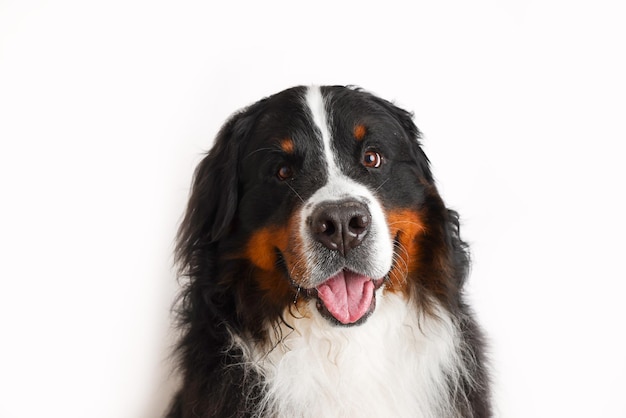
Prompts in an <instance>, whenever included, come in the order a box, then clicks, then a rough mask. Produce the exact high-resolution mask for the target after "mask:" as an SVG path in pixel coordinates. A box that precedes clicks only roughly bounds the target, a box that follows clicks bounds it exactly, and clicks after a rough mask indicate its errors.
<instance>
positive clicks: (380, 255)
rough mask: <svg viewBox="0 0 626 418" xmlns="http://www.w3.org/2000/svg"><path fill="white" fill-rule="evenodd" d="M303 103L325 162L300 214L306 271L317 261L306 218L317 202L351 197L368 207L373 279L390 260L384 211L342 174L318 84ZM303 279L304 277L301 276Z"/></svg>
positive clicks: (386, 269) (367, 192)
mask: <svg viewBox="0 0 626 418" xmlns="http://www.w3.org/2000/svg"><path fill="white" fill-rule="evenodd" d="M306 105H307V106H308V107H309V110H310V112H311V114H312V116H313V122H314V123H315V124H316V126H317V128H318V129H319V130H320V132H321V134H322V138H321V139H322V147H323V149H324V155H325V161H326V165H327V173H328V181H327V182H326V184H325V185H324V186H323V187H321V188H320V189H318V190H317V191H316V192H315V193H314V194H313V196H311V197H310V198H309V199H308V200H307V202H306V204H305V205H304V207H303V208H302V212H301V214H300V227H299V229H300V231H299V232H300V236H301V237H302V238H303V241H304V253H305V254H309V255H310V256H309V258H308V259H307V269H306V270H307V271H309V272H314V271H315V266H317V265H319V263H320V260H318V259H317V258H316V257H315V256H316V252H315V251H313V247H314V244H315V241H314V240H313V239H312V238H311V236H310V234H309V233H308V225H307V219H308V218H309V216H310V215H311V213H312V212H313V210H314V209H315V207H316V206H317V205H318V204H319V203H321V202H327V201H340V200H343V199H346V198H351V199H355V200H358V201H361V202H363V203H365V204H366V205H367V206H368V209H369V211H370V215H371V217H372V221H371V225H370V230H369V232H368V234H369V238H368V241H369V245H371V246H372V248H371V249H370V254H371V257H370V258H369V260H367V264H368V266H367V273H368V274H369V275H370V276H371V277H372V278H374V279H380V278H382V277H383V276H384V275H385V274H387V272H389V270H390V269H391V264H392V262H393V261H392V259H393V245H392V240H391V238H390V235H389V229H388V228H387V222H386V220H385V213H384V211H383V208H382V206H381V204H380V203H379V202H378V199H377V198H376V197H375V196H374V194H373V193H372V192H371V191H370V190H369V189H368V188H367V187H365V186H364V185H363V184H361V183H358V182H356V181H354V180H353V179H351V178H349V177H348V176H346V175H345V174H343V173H342V171H341V169H340V167H339V164H338V159H337V158H336V153H335V150H334V147H333V146H332V138H331V130H330V124H329V122H330V121H329V120H328V118H329V117H330V116H329V114H328V112H327V111H326V107H325V103H324V98H323V96H322V93H321V90H320V88H319V87H310V88H309V89H308V90H307V95H306ZM305 280H306V279H305ZM308 280H309V281H310V282H306V281H305V282H303V283H302V284H303V285H304V286H307V287H310V286H314V285H317V284H319V281H318V280H319V278H316V277H313V278H308Z"/></svg>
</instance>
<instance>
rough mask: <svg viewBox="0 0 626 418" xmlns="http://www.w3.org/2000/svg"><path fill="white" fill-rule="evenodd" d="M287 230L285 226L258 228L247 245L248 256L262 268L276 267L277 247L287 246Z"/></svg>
mask: <svg viewBox="0 0 626 418" xmlns="http://www.w3.org/2000/svg"><path fill="white" fill-rule="evenodd" d="M288 239H289V238H288V235H287V231H286V229H284V228H276V227H266V228H262V229H260V230H258V231H257V232H255V233H254V234H252V237H251V238H250V240H249V241H248V245H246V257H247V258H248V259H249V260H250V261H252V263H253V264H254V265H255V266H257V267H259V268H260V269H263V270H266V271H270V270H274V269H275V268H276V261H277V260H276V248H278V249H279V250H283V249H284V248H286V247H287V242H288Z"/></svg>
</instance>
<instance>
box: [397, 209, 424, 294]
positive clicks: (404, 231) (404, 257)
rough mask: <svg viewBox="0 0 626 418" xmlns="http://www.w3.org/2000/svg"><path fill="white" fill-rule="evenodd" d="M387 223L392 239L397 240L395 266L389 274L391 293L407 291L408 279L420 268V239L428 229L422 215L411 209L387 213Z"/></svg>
mask: <svg viewBox="0 0 626 418" xmlns="http://www.w3.org/2000/svg"><path fill="white" fill-rule="evenodd" d="M387 222H388V225H389V231H390V233H391V237H392V239H394V238H397V241H398V242H397V247H396V248H395V253H396V254H395V257H394V265H393V268H392V269H391V272H390V274H389V278H390V282H391V283H390V285H387V289H389V290H391V291H404V290H406V289H407V278H408V276H409V275H410V274H411V273H414V272H415V271H416V270H417V268H418V257H419V251H420V248H419V245H418V239H417V238H418V237H419V236H420V235H422V234H423V233H424V232H425V230H426V228H425V226H424V223H423V221H422V218H421V216H420V214H419V213H418V212H417V211H414V210H411V209H399V210H393V211H390V212H388V213H387Z"/></svg>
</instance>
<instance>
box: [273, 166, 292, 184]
mask: <svg viewBox="0 0 626 418" xmlns="http://www.w3.org/2000/svg"><path fill="white" fill-rule="evenodd" d="M276 177H278V179H279V180H282V181H285V180H289V179H290V178H292V177H293V168H292V167H291V166H290V165H283V166H281V167H280V168H279V169H278V171H277V172H276Z"/></svg>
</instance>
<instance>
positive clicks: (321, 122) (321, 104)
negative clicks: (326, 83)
mask: <svg viewBox="0 0 626 418" xmlns="http://www.w3.org/2000/svg"><path fill="white" fill-rule="evenodd" d="M306 104H307V106H308V107H309V110H310V111H311V116H312V117H313V123H314V124H315V126H316V127H317V128H318V129H319V131H320V133H321V135H322V137H321V138H320V139H321V140H322V148H323V149H324V157H325V158H324V159H325V160H326V166H327V167H328V175H329V176H334V175H338V174H340V171H339V168H338V167H337V164H336V163H335V157H334V155H333V151H332V145H331V137H332V135H331V131H330V123H329V122H330V121H329V117H330V116H329V114H328V113H327V112H326V103H325V101H324V96H322V89H321V88H320V87H319V86H311V87H309V88H308V89H307V93H306Z"/></svg>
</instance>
